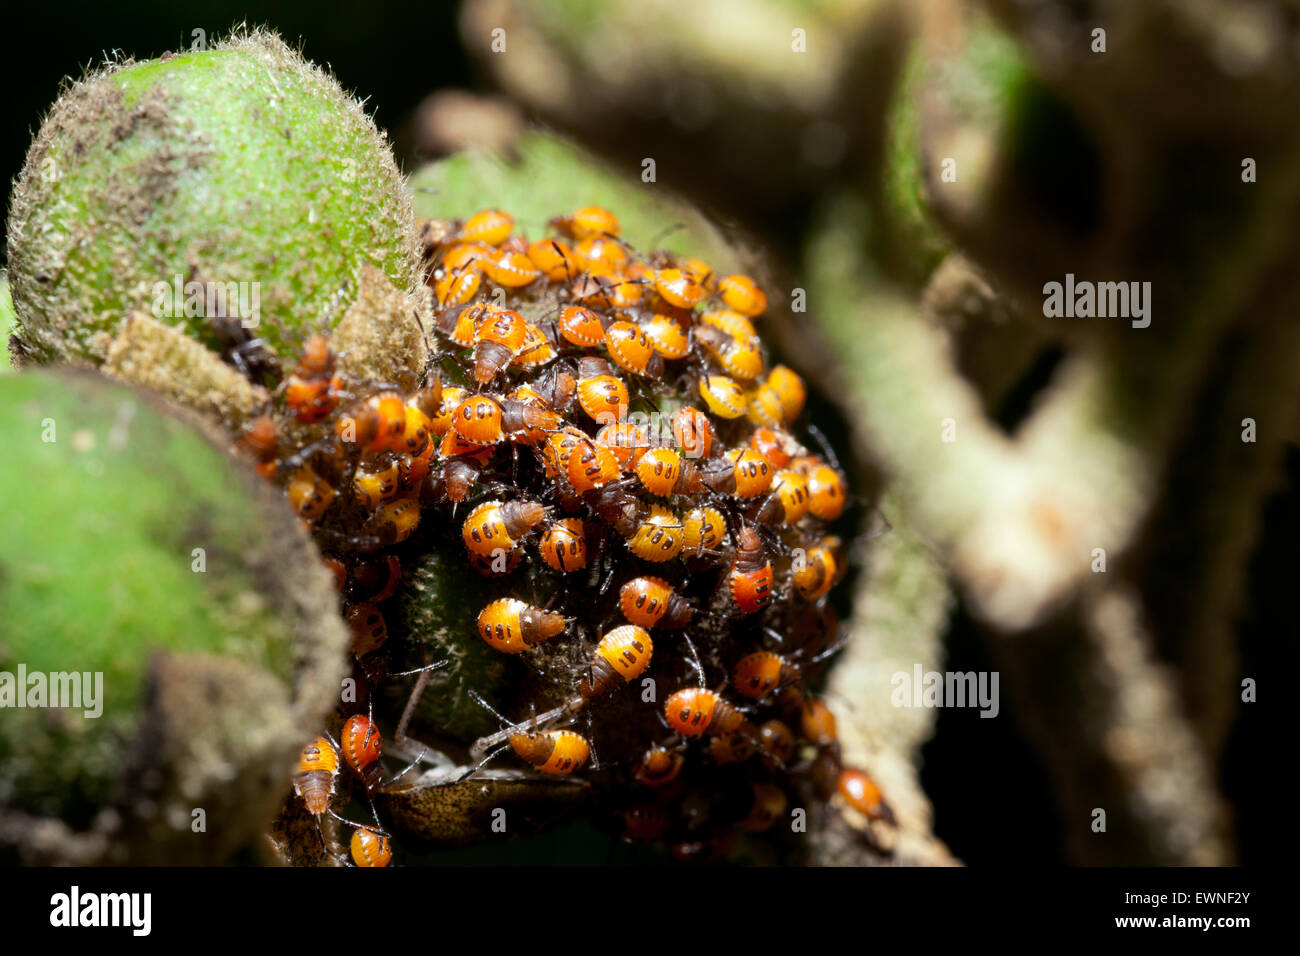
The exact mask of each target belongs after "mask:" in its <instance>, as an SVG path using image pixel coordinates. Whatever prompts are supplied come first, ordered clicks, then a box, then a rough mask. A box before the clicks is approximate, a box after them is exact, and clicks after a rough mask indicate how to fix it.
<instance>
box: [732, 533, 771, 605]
mask: <svg viewBox="0 0 1300 956" xmlns="http://www.w3.org/2000/svg"><path fill="white" fill-rule="evenodd" d="M727 586H728V589H729V590H730V592H731V600H732V601H733V602H734V603H735V605H736V607H737V608H738V609H739V610H740V612H741V613H742V614H753V613H754V612H755V611H759V610H762V609H763V608H764V607H766V606H767V602H768V599H769V598H771V596H772V564H771V562H770V561H768V559H767V549H766V548H765V547H764V546H763V541H762V539H761V538H760V537H759V536H758V534H757V533H756V532H755V531H754V530H753V529H752V528H741V529H740V534H739V535H738V541H737V547H736V557H735V560H733V561H732V563H731V572H730V574H729V575H728V578H727Z"/></svg>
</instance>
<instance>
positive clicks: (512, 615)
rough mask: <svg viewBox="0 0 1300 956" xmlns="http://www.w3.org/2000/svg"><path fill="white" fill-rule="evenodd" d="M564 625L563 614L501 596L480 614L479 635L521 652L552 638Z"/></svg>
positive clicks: (506, 649)
mask: <svg viewBox="0 0 1300 956" xmlns="http://www.w3.org/2000/svg"><path fill="white" fill-rule="evenodd" d="M564 628H565V620H564V617H563V615H560V614H556V613H554V612H552V611H545V610H543V609H541V608H539V607H533V606H532V605H531V604H526V603H524V602H523V601H520V600H519V599H518V598H501V599H499V600H496V601H493V602H492V603H491V604H489V605H488V606H487V607H485V608H484V609H483V610H482V611H481V612H480V613H479V616H478V631H479V636H480V637H482V638H483V640H484V641H486V642H487V643H488V645H489V646H490V647H494V648H496V649H497V650H499V651H504V652H505V653H507V654H520V653H522V652H524V651H526V650H528V649H529V648H530V647H536V646H537V645H538V644H541V643H542V642H543V641H549V640H550V639H551V638H553V637H555V636H556V635H557V634H559V633H560V632H561V631H563V630H564Z"/></svg>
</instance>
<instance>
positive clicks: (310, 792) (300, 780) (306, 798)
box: [293, 737, 339, 816]
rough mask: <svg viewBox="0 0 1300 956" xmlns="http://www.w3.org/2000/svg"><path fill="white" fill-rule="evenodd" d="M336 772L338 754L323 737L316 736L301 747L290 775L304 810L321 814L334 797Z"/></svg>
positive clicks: (313, 813)
mask: <svg viewBox="0 0 1300 956" xmlns="http://www.w3.org/2000/svg"><path fill="white" fill-rule="evenodd" d="M338 774H339V753H338V751H337V750H335V749H334V745H333V744H332V743H330V742H329V740H328V739H327V738H325V737H317V738H316V739H315V740H313V741H312V742H311V743H309V744H308V745H307V746H305V747H303V748H302V753H301V754H299V756H298V766H297V769H295V771H294V775H293V789H294V793H296V794H297V795H298V796H299V797H301V798H302V802H303V804H304V805H305V806H306V807H307V812H308V813H311V814H312V815H314V816H320V815H321V814H322V813H324V812H326V811H327V810H328V809H329V805H330V798H331V797H332V796H334V778H335V777H337V776H338Z"/></svg>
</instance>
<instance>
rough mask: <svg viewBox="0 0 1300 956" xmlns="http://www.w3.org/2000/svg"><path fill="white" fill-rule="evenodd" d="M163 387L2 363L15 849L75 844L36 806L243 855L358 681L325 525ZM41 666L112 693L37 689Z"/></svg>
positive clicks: (1, 488) (0, 659)
mask: <svg viewBox="0 0 1300 956" xmlns="http://www.w3.org/2000/svg"><path fill="white" fill-rule="evenodd" d="M160 408H161V406H160V405H159V404H158V401H157V400H156V399H154V398H152V397H149V396H148V395H147V394H145V393H141V392H137V391H134V390H132V389H129V388H124V387H121V386H119V385H115V384H111V383H109V382H107V381H105V380H103V379H101V378H100V377H99V376H97V375H93V374H91V373H75V374H74V373H64V374H52V373H49V372H44V371H28V372H25V373H22V374H18V375H6V376H4V377H3V378H0V436H3V438H4V445H5V449H6V458H7V460H6V465H5V468H4V469H3V470H0V495H2V496H3V499H4V501H5V502H6V504H5V507H4V509H0V622H2V623H0V707H3V710H2V711H0V858H4V857H5V856H7V855H10V854H14V855H17V856H18V858H20V859H24V860H29V861H32V860H35V861H39V860H43V859H49V861H51V862H68V861H69V857H68V856H67V855H66V854H64V855H60V852H61V851H55V852H54V854H53V856H52V858H47V857H43V856H41V855H39V851H38V849H37V848H35V847H34V846H33V845H30V844H25V843H24V837H25V836H27V835H29V834H30V833H31V832H32V828H31V827H24V826H16V825H15V824H14V821H15V820H22V819H27V820H30V819H35V818H46V819H49V818H54V819H57V820H58V821H61V823H62V825H63V826H64V827H66V830H67V831H68V839H69V840H70V841H72V840H74V839H75V836H83V837H85V838H86V839H90V838H92V837H93V838H94V839H96V840H98V841H100V843H102V844H103V845H104V847H105V848H104V850H103V852H102V854H100V856H99V857H98V860H99V861H104V862H112V861H122V860H125V861H130V862H173V863H176V862H201V861H206V862H215V861H219V860H222V859H226V858H228V855H229V854H230V853H231V852H232V851H233V850H235V849H237V848H239V847H242V846H246V845H249V844H250V843H252V842H254V841H255V840H256V839H257V834H258V833H260V832H261V831H262V830H263V829H264V827H265V825H266V823H267V821H269V819H270V817H271V814H272V810H273V806H272V805H273V803H274V802H275V800H276V799H277V798H278V797H280V796H282V795H283V793H284V792H285V791H286V789H287V787H288V781H289V775H290V773H291V771H292V767H293V759H294V757H295V755H296V753H297V751H298V749H299V748H300V747H301V746H302V744H303V742H304V741H305V740H308V739H310V738H311V737H312V736H313V735H314V734H315V733H316V732H317V729H318V728H319V726H320V723H321V721H322V720H323V717H324V715H325V713H326V711H327V710H328V709H329V707H330V705H331V703H332V701H333V700H334V699H335V698H336V695H337V692H338V687H339V683H338V682H339V680H340V679H341V677H342V673H343V668H344V651H345V648H346V647H347V642H348V638H347V633H346V629H345V628H344V626H343V624H342V622H341V620H340V619H339V617H338V613H337V599H336V598H335V596H334V594H333V589H332V587H331V584H330V576H329V574H328V572H326V571H325V570H324V568H323V567H322V566H321V564H320V559H319V556H318V555H317V552H316V549H315V547H314V546H313V545H312V544H311V542H310V541H309V539H308V538H307V536H306V534H305V533H304V532H303V530H302V529H301V527H300V526H299V523H298V521H297V519H296V518H295V517H294V516H293V514H292V513H291V511H290V510H289V509H288V508H287V507H286V506H285V504H284V502H283V499H282V497H281V496H280V495H279V494H277V493H276V492H275V490H274V489H272V488H271V487H270V486H269V484H267V483H266V482H264V481H263V480H262V479H260V478H258V477H257V476H256V475H255V474H254V473H253V472H252V471H251V470H250V469H248V468H247V467H246V466H245V465H244V464H242V463H241V462H240V461H238V460H237V459H236V458H234V457H233V456H232V455H230V454H229V453H228V452H227V451H226V450H225V447H224V444H225V443H224V441H222V440H220V439H217V440H216V441H215V442H214V441H213V440H211V439H210V438H209V437H208V436H207V435H206V434H203V433H201V432H200V431H198V430H196V429H195V428H193V427H191V426H190V425H189V424H187V423H186V422H184V421H181V420H179V419H178V418H176V417H173V416H172V415H171V414H169V413H165V412H163V411H161V410H160ZM20 668H23V669H25V671H26V673H27V674H28V675H34V674H50V673H52V672H65V673H67V672H77V673H79V674H83V675H84V674H87V673H88V674H91V675H95V674H99V675H102V678H94V677H92V678H91V679H90V680H88V681H86V680H85V679H84V678H83V681H84V683H85V688H86V689H91V688H93V687H94V686H99V687H101V693H100V694H98V695H95V694H94V693H93V691H92V692H91V693H90V694H89V695H85V694H84V692H83V696H82V698H81V701H80V703H81V706H74V707H65V708H52V707H49V706H45V707H31V706H28V707H21V708H20V707H17V706H16V704H17V697H18V695H23V699H24V700H25V701H26V702H28V703H29V704H30V703H37V700H36V699H35V698H34V697H32V693H33V691H32V689H31V685H30V684H29V685H28V686H26V687H24V686H21V685H19V684H17V675H18V673H19V669H20ZM6 675H8V676H6ZM30 679H31V678H30V677H29V680H30ZM101 680H102V684H100V683H99V682H100V681H101ZM96 696H97V699H93V700H92V699H91V698H92V697H96ZM65 702H66V701H65ZM46 703H47V704H52V703H54V701H53V700H52V699H50V698H47V700H46ZM88 711H89V712H91V713H94V712H96V711H98V712H99V714H98V716H87V712H88ZM196 810H202V811H203V813H202V817H203V818H204V822H205V827H206V828H205V829H204V830H202V831H200V832H195V831H194V829H193V825H194V823H195V821H196V820H197V819H198V816H196V815H195V811H196ZM33 854H37V855H35V856H33Z"/></svg>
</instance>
